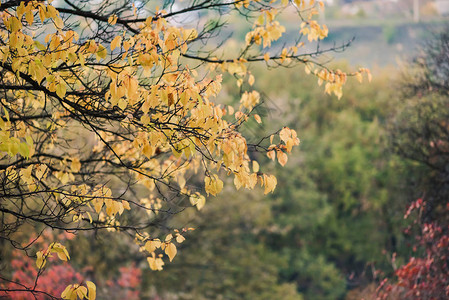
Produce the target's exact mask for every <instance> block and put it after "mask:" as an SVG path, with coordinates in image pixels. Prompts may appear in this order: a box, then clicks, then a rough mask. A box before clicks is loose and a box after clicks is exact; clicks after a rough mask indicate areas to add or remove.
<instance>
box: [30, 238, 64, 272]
mask: <svg viewBox="0 0 449 300" xmlns="http://www.w3.org/2000/svg"><path fill="white" fill-rule="evenodd" d="M53 253H56V254H57V255H58V258H59V259H60V260H63V261H67V260H69V259H70V256H69V253H68V252H67V249H66V248H65V247H64V246H63V245H61V244H60V243H51V244H50V246H48V248H47V249H46V250H44V251H38V252H36V256H37V259H36V266H37V267H38V268H39V269H42V268H43V267H44V266H45V264H46V263H47V258H49V257H52V254H53Z"/></svg>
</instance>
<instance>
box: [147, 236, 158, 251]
mask: <svg viewBox="0 0 449 300" xmlns="http://www.w3.org/2000/svg"><path fill="white" fill-rule="evenodd" d="M160 247H161V241H160V240H159V239H155V240H152V241H148V242H146V243H145V250H147V251H148V252H150V253H151V252H154V250H156V249H157V248H160Z"/></svg>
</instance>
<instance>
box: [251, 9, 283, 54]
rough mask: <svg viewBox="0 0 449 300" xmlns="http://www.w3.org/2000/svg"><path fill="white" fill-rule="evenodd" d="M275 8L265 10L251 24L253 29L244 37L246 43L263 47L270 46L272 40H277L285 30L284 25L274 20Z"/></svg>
mask: <svg viewBox="0 0 449 300" xmlns="http://www.w3.org/2000/svg"><path fill="white" fill-rule="evenodd" d="M276 14H277V10H275V9H271V10H265V11H264V12H262V14H261V15H260V16H259V18H258V19H257V20H256V22H255V23H254V25H253V30H252V31H250V32H248V33H247V34H246V37H245V41H246V44H247V45H250V44H251V43H255V44H256V45H261V44H262V46H263V47H264V48H267V47H270V46H271V43H272V42H273V41H277V40H278V39H280V38H281V37H282V34H283V33H284V32H285V27H284V26H282V25H281V24H280V23H279V22H278V21H276V20H275V17H276Z"/></svg>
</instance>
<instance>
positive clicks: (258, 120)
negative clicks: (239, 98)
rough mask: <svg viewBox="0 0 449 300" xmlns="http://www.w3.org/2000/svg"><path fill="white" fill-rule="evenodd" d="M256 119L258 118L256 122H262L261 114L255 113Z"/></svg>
mask: <svg viewBox="0 0 449 300" xmlns="http://www.w3.org/2000/svg"><path fill="white" fill-rule="evenodd" d="M254 119H256V122H257V123H259V124H261V123H262V119H261V118H260V116H259V115H258V114H255V115H254Z"/></svg>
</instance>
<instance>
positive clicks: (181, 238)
mask: <svg viewBox="0 0 449 300" xmlns="http://www.w3.org/2000/svg"><path fill="white" fill-rule="evenodd" d="M185 240H186V238H185V237H183V236H182V235H180V234H178V236H177V237H176V241H177V242H178V243H180V244H181V243H182V242H184V241H185Z"/></svg>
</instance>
